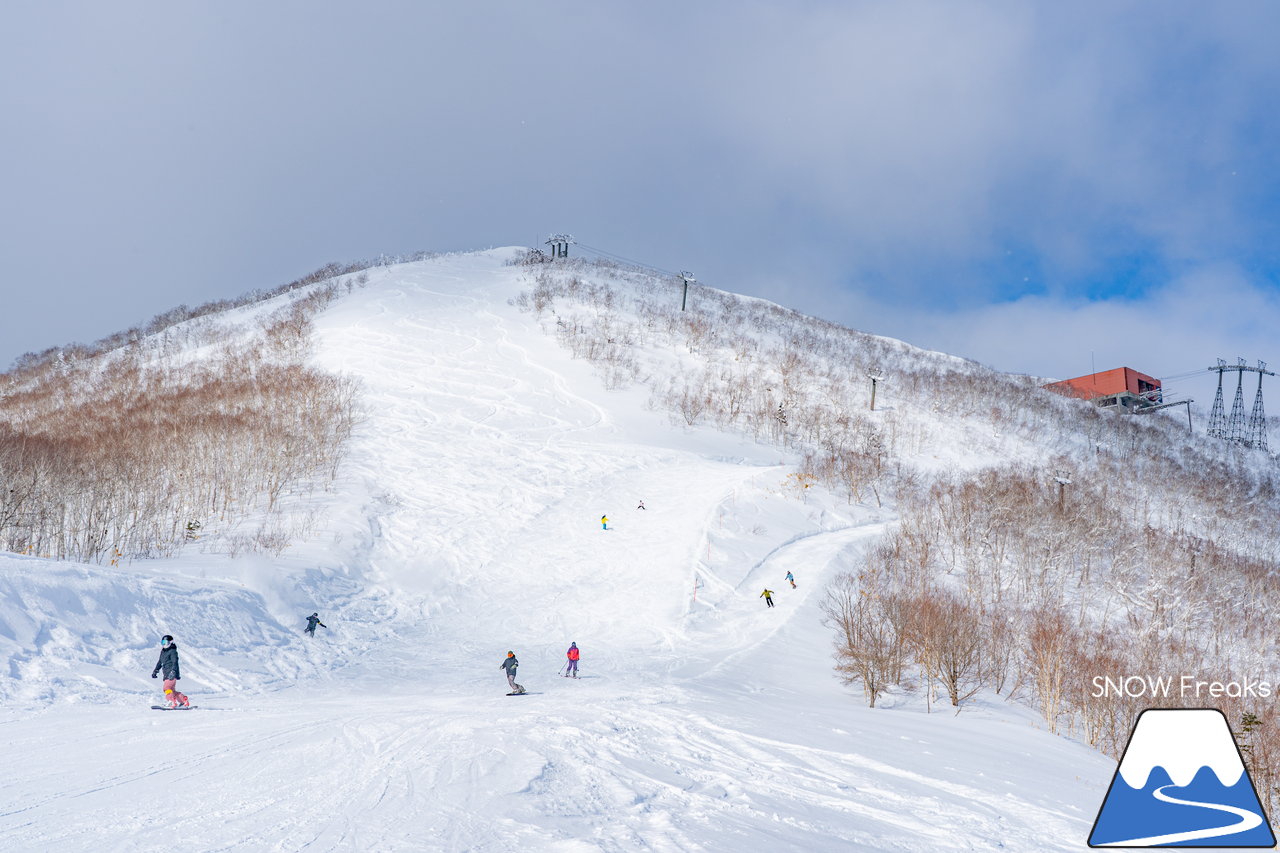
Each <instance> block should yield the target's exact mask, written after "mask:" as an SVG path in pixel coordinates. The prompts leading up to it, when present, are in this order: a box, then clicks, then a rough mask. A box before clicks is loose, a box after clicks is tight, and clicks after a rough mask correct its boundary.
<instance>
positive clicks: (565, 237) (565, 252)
mask: <svg viewBox="0 0 1280 853" xmlns="http://www.w3.org/2000/svg"><path fill="white" fill-rule="evenodd" d="M545 243H546V245H547V246H548V247H549V249H550V255H551V257H553V258H567V257H569V246H570V244H573V245H577V246H581V247H582V248H584V249H586V250H588V251H590V252H593V253H595V254H597V255H603V256H605V257H608V258H612V259H614V260H619V261H623V262H625V263H628V264H633V265H635V266H638V267H643V268H644V269H648V270H652V271H654V272H656V273H660V274H662V275H668V276H675V277H677V278H679V279H680V280H681V282H683V284H684V287H683V289H682V291H681V294H680V310H681V311H684V310H685V308H686V306H687V305H688V302H689V285H691V284H696V283H697V281H698V279H697V277H696V276H695V275H694V274H693V273H691V272H689V271H688V270H681V271H680V272H679V273H672V272H669V271H668V270H664V269H660V268H658V267H655V266H653V265H651V264H645V263H641V262H639V261H633V260H631V259H630V258H624V257H622V256H621V255H615V254H613V253H611V252H606V251H605V250H603V249H596V248H593V247H591V246H588V245H586V244H585V243H579V242H578V241H577V240H575V239H573V235H572V234H552V235H551V236H550V237H548V238H547V239H546V241H545ZM882 373H883V371H880V370H877V371H876V372H875V373H868V374H867V378H868V379H870V380H871V411H873V412H874V411H875V410H876V386H877V384H878V383H879V382H881V381H883V380H884V376H882V375H880V374H882Z"/></svg>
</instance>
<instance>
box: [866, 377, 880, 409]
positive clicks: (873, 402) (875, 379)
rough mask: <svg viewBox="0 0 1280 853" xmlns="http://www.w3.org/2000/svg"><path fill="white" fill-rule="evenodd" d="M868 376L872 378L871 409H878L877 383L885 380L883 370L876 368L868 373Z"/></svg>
mask: <svg viewBox="0 0 1280 853" xmlns="http://www.w3.org/2000/svg"><path fill="white" fill-rule="evenodd" d="M867 378H868V379H870V380H871V411H873V412H874V411H875V410H876V385H878V384H879V383H881V382H883V381H884V375H883V371H880V370H874V371H872V372H871V373H868V374H867Z"/></svg>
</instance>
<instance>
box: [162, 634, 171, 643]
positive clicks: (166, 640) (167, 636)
mask: <svg viewBox="0 0 1280 853" xmlns="http://www.w3.org/2000/svg"><path fill="white" fill-rule="evenodd" d="M160 642H162V643H172V642H173V635H172V634H165V635H164V636H163V637H161V638H160Z"/></svg>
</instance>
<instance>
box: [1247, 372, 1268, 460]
mask: <svg viewBox="0 0 1280 853" xmlns="http://www.w3.org/2000/svg"><path fill="white" fill-rule="evenodd" d="M1266 372H1267V363H1266V362H1265V361H1260V362H1258V394H1257V396H1256V397H1254V398H1253V412H1252V413H1250V415H1249V435H1248V437H1247V438H1246V439H1245V444H1247V445H1249V446H1250V447H1253V448H1256V449H1258V450H1270V448H1269V447H1267V413H1266V412H1265V411H1263V409H1262V374H1264V373H1266ZM1240 375H1241V376H1244V374H1243V373H1241V374H1240Z"/></svg>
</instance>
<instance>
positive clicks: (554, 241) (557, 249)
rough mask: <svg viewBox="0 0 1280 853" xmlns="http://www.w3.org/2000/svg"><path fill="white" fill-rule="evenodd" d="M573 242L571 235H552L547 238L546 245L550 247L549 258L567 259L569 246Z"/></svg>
mask: <svg viewBox="0 0 1280 853" xmlns="http://www.w3.org/2000/svg"><path fill="white" fill-rule="evenodd" d="M572 242H573V235H572V234H552V235H551V236H550V237H549V238H547V245H548V246H550V247H551V257H553V258H567V257H569V244H570V243H572Z"/></svg>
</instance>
